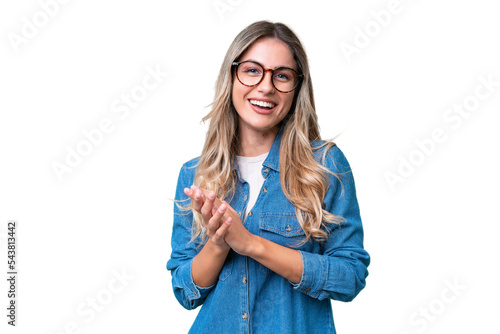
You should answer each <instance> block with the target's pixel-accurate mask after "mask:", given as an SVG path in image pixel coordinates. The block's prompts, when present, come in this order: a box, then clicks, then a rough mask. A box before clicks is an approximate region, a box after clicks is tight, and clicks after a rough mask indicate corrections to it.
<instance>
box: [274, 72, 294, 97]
mask: <svg viewBox="0 0 500 334" xmlns="http://www.w3.org/2000/svg"><path fill="white" fill-rule="evenodd" d="M297 81H298V76H297V73H295V72H294V71H293V70H292V69H290V68H286V67H281V68H278V69H276V70H274V76H273V83H274V86H275V87H276V89H278V90H280V91H282V92H288V91H291V90H292V89H294V88H295V86H296V85H297Z"/></svg>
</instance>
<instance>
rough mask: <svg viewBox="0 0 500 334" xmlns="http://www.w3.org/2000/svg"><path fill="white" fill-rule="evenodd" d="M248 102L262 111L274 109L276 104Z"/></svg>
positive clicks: (257, 101) (256, 101)
mask: <svg viewBox="0 0 500 334" xmlns="http://www.w3.org/2000/svg"><path fill="white" fill-rule="evenodd" d="M249 102H250V103H251V104H252V105H254V106H256V107H259V108H261V109H264V110H271V109H273V108H274V107H276V104H274V103H272V102H264V101H259V100H249Z"/></svg>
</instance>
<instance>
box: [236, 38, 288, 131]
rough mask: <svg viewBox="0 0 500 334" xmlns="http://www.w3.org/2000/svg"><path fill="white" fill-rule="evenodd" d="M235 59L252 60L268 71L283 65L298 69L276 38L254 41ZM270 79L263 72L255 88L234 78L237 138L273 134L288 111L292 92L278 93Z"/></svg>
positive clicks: (268, 74)
mask: <svg viewBox="0 0 500 334" xmlns="http://www.w3.org/2000/svg"><path fill="white" fill-rule="evenodd" d="M238 60H239V61H246V60H252V61H255V62H258V63H260V64H262V65H263V66H264V67H265V68H271V69H275V68H278V67H282V66H285V67H290V68H293V69H295V70H296V69H297V64H296V62H295V60H294V59H293V54H292V51H291V50H290V47H289V46H288V45H287V44H285V43H284V42H282V41H280V40H278V39H270V38H264V39H260V40H257V41H256V42H255V43H254V44H252V46H250V48H249V49H248V50H247V51H246V52H245V53H243V54H242V55H241V57H240V58H239V59H238ZM271 80H272V79H271V72H266V73H265V76H264V78H263V79H262V81H261V82H260V83H259V84H258V85H256V86H253V87H247V86H244V85H242V84H241V83H240V82H239V81H238V79H237V78H236V76H235V78H234V80H233V94H232V98H233V105H234V107H235V109H236V112H237V113H238V116H239V117H238V121H239V128H240V135H245V134H248V133H249V132H254V133H255V132H257V133H261V134H266V133H269V132H272V133H276V132H277V131H278V124H279V123H280V122H281V120H283V118H284V117H285V116H286V115H287V114H288V112H289V111H290V107H291V106H292V103H293V98H294V95H295V91H292V92H290V93H282V92H279V91H277V90H276V88H274V86H273V83H272V81H271Z"/></svg>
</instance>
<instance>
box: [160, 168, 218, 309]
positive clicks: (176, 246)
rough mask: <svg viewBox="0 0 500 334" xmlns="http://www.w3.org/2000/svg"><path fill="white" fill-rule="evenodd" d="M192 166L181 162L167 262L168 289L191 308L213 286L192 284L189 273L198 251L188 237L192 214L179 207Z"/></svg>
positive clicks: (185, 202)
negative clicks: (169, 287) (170, 249)
mask: <svg viewBox="0 0 500 334" xmlns="http://www.w3.org/2000/svg"><path fill="white" fill-rule="evenodd" d="M194 170H195V165H194V166H190V165H188V164H185V165H184V166H183V167H182V169H181V172H180V174H179V179H178V181H177V190H176V194H175V200H176V203H175V204H174V226H173V230H172V241H171V245H172V254H171V256H170V260H169V261H168V262H167V269H168V270H170V272H171V274H172V288H173V290H174V295H175V297H176V298H177V300H178V301H179V303H180V304H181V305H182V306H183V307H184V308H186V309H188V310H192V309H195V308H197V307H198V306H200V305H201V304H203V302H204V301H205V298H206V297H207V295H208V294H209V293H210V291H211V290H212V289H213V287H214V286H215V284H214V285H212V286H210V287H206V288H202V287H199V286H197V285H196V284H194V282H193V278H192V275H191V264H192V262H193V258H194V257H195V255H196V254H198V252H199V251H200V250H201V248H202V247H201V246H199V242H197V241H196V240H195V241H193V242H190V240H191V226H192V223H193V214H192V212H191V211H183V210H181V209H180V208H179V206H187V205H188V204H189V203H190V201H189V197H187V196H186V195H185V194H184V188H186V187H188V188H189V187H190V186H191V185H192V183H193V179H194Z"/></svg>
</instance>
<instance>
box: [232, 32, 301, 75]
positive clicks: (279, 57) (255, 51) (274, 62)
mask: <svg viewBox="0 0 500 334" xmlns="http://www.w3.org/2000/svg"><path fill="white" fill-rule="evenodd" d="M245 60H255V61H257V62H259V63H261V64H262V65H264V66H265V67H268V68H276V67H280V66H286V67H291V68H294V69H295V68H296V62H295V60H294V59H293V53H292V50H291V49H290V47H289V46H288V45H287V44H285V43H284V42H283V41H281V40H279V39H274V38H272V39H271V38H263V39H259V40H257V41H256V42H254V43H253V44H252V45H251V46H250V47H249V48H248V50H247V51H246V52H244V53H243V54H242V55H241V57H240V61H245Z"/></svg>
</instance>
